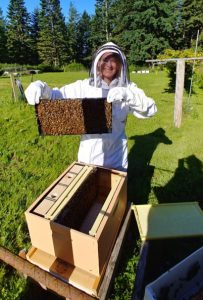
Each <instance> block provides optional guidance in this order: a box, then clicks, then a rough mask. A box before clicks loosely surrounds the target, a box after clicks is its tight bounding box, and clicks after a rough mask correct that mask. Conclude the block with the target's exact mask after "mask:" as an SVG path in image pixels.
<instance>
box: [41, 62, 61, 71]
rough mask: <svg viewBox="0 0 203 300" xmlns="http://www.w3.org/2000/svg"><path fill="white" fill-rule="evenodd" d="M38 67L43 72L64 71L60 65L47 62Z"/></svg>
mask: <svg viewBox="0 0 203 300" xmlns="http://www.w3.org/2000/svg"><path fill="white" fill-rule="evenodd" d="M37 69H38V70H40V71H41V72H46V73H47V72H63V69H62V68H61V67H59V66H52V65H46V64H40V65H38V66H37Z"/></svg>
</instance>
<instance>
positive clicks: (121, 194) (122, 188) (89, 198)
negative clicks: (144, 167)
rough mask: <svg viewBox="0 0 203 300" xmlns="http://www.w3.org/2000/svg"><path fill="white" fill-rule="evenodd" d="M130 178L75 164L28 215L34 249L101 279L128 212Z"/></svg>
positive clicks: (28, 211)
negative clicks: (126, 209) (128, 179)
mask: <svg viewBox="0 0 203 300" xmlns="http://www.w3.org/2000/svg"><path fill="white" fill-rule="evenodd" d="M126 179H127V178H126V173H125V172H119V171H116V170H111V169H105V168H102V167H97V166H93V165H85V164H81V163H76V162H75V163H73V164H72V165H71V166H70V167H68V169H67V170H66V171H65V172H64V173H63V174H62V175H61V176H60V177H59V178H58V179H57V180H56V181H55V182H54V183H53V184H52V185H51V186H50V187H49V188H48V189H47V190H46V191H45V192H44V193H43V194H42V195H41V196H40V197H39V198H38V199H37V200H36V201H35V202H34V203H33V204H32V205H31V206H30V207H29V208H28V210H27V211H26V212H25V216H26V220H27V224H28V229H29V233H30V238H31V243H32V245H33V246H34V247H36V248H37V249H40V250H42V251H44V252H46V253H48V254H50V255H52V256H55V257H57V258H59V259H62V260H63V261H65V262H67V263H69V264H71V265H73V266H75V267H78V268H81V269H83V270H85V271H87V272H90V273H92V274H94V275H96V276H99V275H100V274H101V273H102V271H103V269H104V267H105V265H106V263H107V261H108V258H109V256H110V252H111V249H112V248H113V244H114V242H115V239H116V236H117V234H118V231H119V228H120V225H121V222H122V219H123V216H124V213H125V208H126V201H127V195H126Z"/></svg>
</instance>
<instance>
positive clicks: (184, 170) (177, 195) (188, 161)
mask: <svg viewBox="0 0 203 300" xmlns="http://www.w3.org/2000/svg"><path fill="white" fill-rule="evenodd" d="M202 183H203V163H202V161H201V160H199V159H198V158H197V157H196V156H195V155H190V156H188V157H186V158H181V159H179V160H178V167H177V169H176V170H175V173H174V176H173V177H172V178H171V180H170V181H169V182H168V183H167V184H166V185H165V186H163V187H154V189H153V190H154V193H155V195H156V197H157V199H158V201H159V203H166V202H192V201H196V202H199V205H200V206H201V208H203V187H202Z"/></svg>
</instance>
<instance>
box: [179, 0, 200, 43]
mask: <svg viewBox="0 0 203 300" xmlns="http://www.w3.org/2000/svg"><path fill="white" fill-rule="evenodd" d="M198 30H199V35H200V36H201V33H202V31H203V0H184V1H183V13H182V32H183V46H184V47H185V48H190V47H191V45H192V42H193V40H196V37H197V32H198ZM201 43H203V40H201Z"/></svg>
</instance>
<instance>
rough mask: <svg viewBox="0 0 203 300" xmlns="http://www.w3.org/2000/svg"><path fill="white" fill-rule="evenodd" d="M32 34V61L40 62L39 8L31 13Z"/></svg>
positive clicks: (34, 62)
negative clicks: (38, 44)
mask: <svg viewBox="0 0 203 300" xmlns="http://www.w3.org/2000/svg"><path fill="white" fill-rule="evenodd" d="M30 36H31V41H32V63H33V64H36V65H37V64H39V54H38V50H37V42H38V39H39V9H35V10H34V12H33V14H32V15H31V30H30Z"/></svg>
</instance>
